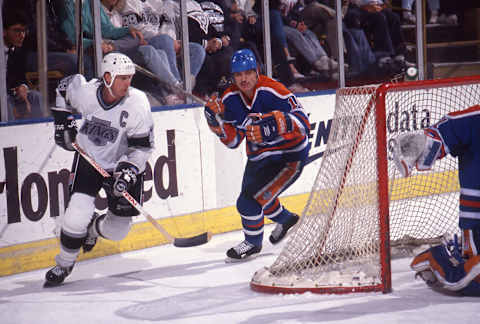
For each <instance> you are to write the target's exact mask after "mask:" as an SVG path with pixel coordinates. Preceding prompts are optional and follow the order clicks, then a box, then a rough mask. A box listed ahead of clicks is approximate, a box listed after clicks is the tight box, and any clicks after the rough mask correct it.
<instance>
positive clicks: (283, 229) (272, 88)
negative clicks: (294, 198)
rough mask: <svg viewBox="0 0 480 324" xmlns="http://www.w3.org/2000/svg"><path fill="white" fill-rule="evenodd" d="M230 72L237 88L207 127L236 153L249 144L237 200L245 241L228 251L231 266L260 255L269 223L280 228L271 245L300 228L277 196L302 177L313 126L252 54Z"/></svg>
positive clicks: (236, 60)
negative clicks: (267, 221)
mask: <svg viewBox="0 0 480 324" xmlns="http://www.w3.org/2000/svg"><path fill="white" fill-rule="evenodd" d="M231 72H232V74H233V82H234V84H233V85H232V86H230V87H229V88H228V89H227V90H226V91H225V92H224V94H223V96H222V97H221V98H216V97H214V98H212V99H211V100H210V101H209V102H208V103H207V104H206V107H205V117H206V119H207V123H208V125H209V127H210V129H211V130H212V132H214V133H215V134H216V135H217V136H218V137H219V138H220V140H221V141H222V143H223V144H225V145H226V146H227V147H229V148H232V149H234V148H237V147H238V146H239V145H240V143H241V142H242V141H243V139H244V138H246V149H247V156H248V162H247V165H246V167H245V170H244V174H243V181H242V189H241V193H240V195H239V197H238V199H237V210H238V212H239V214H240V216H241V219H242V226H243V232H244V236H245V240H244V241H242V242H241V243H240V244H238V245H237V246H234V247H232V248H231V249H229V250H228V251H227V259H226V262H236V261H243V260H245V259H247V258H251V257H253V256H256V255H258V253H259V252H260V251H261V249H262V241H263V225H264V217H267V218H269V219H271V220H272V221H273V222H275V223H277V225H276V227H275V229H274V230H273V232H272V234H271V235H270V242H271V243H272V244H277V243H279V242H280V241H281V240H282V239H283V238H284V237H285V235H286V234H287V232H288V231H289V230H290V229H291V228H292V226H294V225H295V224H296V223H297V221H298V219H299V216H298V215H296V214H294V213H292V212H290V211H288V210H287V209H286V208H285V207H283V206H282V205H281V204H280V201H279V199H278V196H279V195H280V194H281V193H282V192H283V191H285V190H286V189H287V188H288V187H289V186H290V185H291V184H292V183H294V182H295V180H296V179H297V178H298V177H299V176H300V174H301V172H302V170H303V167H304V165H305V162H306V160H307V157H308V151H309V149H310V144H309V142H308V135H309V132H310V123H309V121H308V117H307V116H306V114H305V112H304V110H303V108H302V106H301V105H300V104H299V103H298V101H297V99H296V97H295V96H294V95H293V94H292V93H291V92H290V91H289V90H288V89H287V88H286V87H285V86H284V85H282V84H281V83H279V82H277V81H274V80H272V79H270V78H268V77H266V76H264V75H260V74H259V69H258V67H257V61H256V58H255V55H254V54H253V52H252V51H251V50H249V49H241V50H238V51H236V52H235V53H234V55H233V56H232V60H231Z"/></svg>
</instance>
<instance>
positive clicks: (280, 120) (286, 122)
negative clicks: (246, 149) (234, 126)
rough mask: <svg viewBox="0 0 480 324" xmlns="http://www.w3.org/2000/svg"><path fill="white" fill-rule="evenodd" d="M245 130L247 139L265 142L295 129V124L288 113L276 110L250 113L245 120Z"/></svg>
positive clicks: (259, 142)
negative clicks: (265, 112)
mask: <svg viewBox="0 0 480 324" xmlns="http://www.w3.org/2000/svg"><path fill="white" fill-rule="evenodd" d="M245 130H246V136H247V140H249V141H251V142H253V143H256V144H264V143H269V142H272V141H274V140H275V139H277V137H278V136H281V135H283V134H287V133H289V132H291V131H293V124H292V120H291V118H290V116H289V115H288V114H285V113H283V112H281V111H278V110H274V111H272V112H269V113H267V114H250V115H249V116H248V118H247V120H246V122H245Z"/></svg>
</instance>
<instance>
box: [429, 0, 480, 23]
mask: <svg viewBox="0 0 480 324" xmlns="http://www.w3.org/2000/svg"><path fill="white" fill-rule="evenodd" d="M467 4H468V1H462V3H461V4H459V3H457V2H456V1H452V0H440V9H439V17H438V23H439V24H448V25H456V24H458V10H459V7H460V6H461V5H463V6H466V7H467V6H468V5H467ZM477 6H478V3H477Z"/></svg>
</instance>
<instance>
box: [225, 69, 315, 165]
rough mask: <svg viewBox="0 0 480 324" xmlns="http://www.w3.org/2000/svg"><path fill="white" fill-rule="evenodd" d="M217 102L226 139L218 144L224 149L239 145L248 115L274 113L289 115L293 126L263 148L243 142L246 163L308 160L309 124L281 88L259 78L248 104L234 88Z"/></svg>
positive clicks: (272, 81)
mask: <svg viewBox="0 0 480 324" xmlns="http://www.w3.org/2000/svg"><path fill="white" fill-rule="evenodd" d="M221 100H222V103H223V104H224V106H225V112H224V120H225V125H224V129H225V133H226V135H227V136H226V137H225V138H223V139H222V142H223V143H224V144H225V145H227V146H228V147H230V148H236V147H238V146H239V145H240V143H241V142H242V141H243V138H244V137H245V131H244V130H243V129H242V127H243V126H242V125H243V124H244V122H245V120H246V119H247V117H248V115H249V114H251V113H262V114H265V113H268V112H271V111H275V110H278V111H281V112H283V113H287V114H289V117H290V118H291V120H292V121H293V123H294V127H293V131H291V132H289V133H287V134H283V135H280V136H278V137H277V138H276V139H275V140H274V141H272V142H269V143H265V144H255V143H252V142H250V141H248V140H246V149H247V155H248V159H249V160H251V161H260V160H263V159H266V158H268V159H272V160H275V159H281V160H285V161H299V160H303V159H305V158H306V157H307V156H308V151H309V149H310V144H309V142H308V138H309V137H308V135H309V132H310V122H309V120H308V117H307V115H306V113H305V111H304V109H303V107H302V106H301V104H300V103H299V102H298V101H297V98H296V97H295V95H294V94H293V93H292V92H290V90H288V89H287V88H286V87H285V86H284V85H283V84H281V83H279V82H277V81H275V80H273V79H271V78H268V77H266V76H263V75H261V76H260V77H259V80H258V82H257V84H256V86H255V93H254V96H253V99H251V100H249V99H248V98H247V97H245V96H244V95H243V94H242V93H241V91H240V90H239V88H238V87H237V86H236V85H232V86H230V87H229V88H228V89H227V90H226V91H225V92H224V94H223V96H222V99H221Z"/></svg>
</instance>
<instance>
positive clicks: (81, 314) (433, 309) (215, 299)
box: [0, 225, 479, 324]
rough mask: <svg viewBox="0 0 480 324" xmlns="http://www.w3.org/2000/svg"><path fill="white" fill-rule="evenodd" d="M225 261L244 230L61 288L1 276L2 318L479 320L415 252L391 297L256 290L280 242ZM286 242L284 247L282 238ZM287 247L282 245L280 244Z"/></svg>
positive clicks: (121, 260) (114, 261)
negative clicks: (435, 286)
mask: <svg viewBox="0 0 480 324" xmlns="http://www.w3.org/2000/svg"><path fill="white" fill-rule="evenodd" d="M272 229H273V228H272V226H271V225H269V226H267V227H266V233H265V239H264V243H265V246H264V249H263V251H262V253H261V255H260V256H259V257H257V258H256V259H254V260H252V261H250V262H245V263H237V264H231V263H230V264H226V263H225V262H224V258H225V251H226V250H227V249H228V248H230V247H232V246H233V245H236V244H238V242H240V241H241V240H242V239H243V237H242V233H241V232H232V233H227V234H223V235H216V236H214V237H213V238H212V240H211V241H210V242H209V243H208V244H205V245H203V246H199V247H193V248H176V247H174V246H172V245H168V246H167V245H164V246H159V247H155V248H150V249H146V250H141V251H134V252H129V253H124V254H120V255H114V256H108V257H104V258H99V259H95V260H89V261H84V262H80V263H78V264H77V265H76V266H75V268H74V270H73V272H72V274H71V275H70V276H69V277H68V278H67V280H66V282H65V284H64V285H63V286H61V287H57V288H50V289H44V288H42V285H43V281H44V279H43V278H44V275H45V272H46V270H47V269H43V270H38V271H32V272H28V273H23V274H18V275H13V276H8V277H2V278H0V314H1V315H0V323H2V324H23V323H25V324H27V323H28V324H29V323H34V324H54V323H59V324H76V323H78V324H85V323H102V324H108V323H114V324H123V323H149V322H155V323H172V324H177V323H193V324H201V323H214V324H223V323H244V324H247V323H248V324H255V323H262V324H265V323H269V324H270V323H335V324H341V323H350V324H351V323H358V324H362V323H365V324H367V323H368V324H372V323H400V324H405V323H422V324H425V323H438V324H442V323H462V324H468V323H478V315H477V314H478V302H479V299H478V298H471V297H456V296H447V295H443V294H440V293H437V292H435V291H432V290H431V289H429V288H428V287H427V286H426V285H425V284H424V283H423V281H418V280H415V279H414V274H413V272H412V271H411V270H410V269H409V262H410V259H409V258H405V259H397V260H393V262H392V268H393V278H392V281H393V287H394V291H393V293H391V294H382V293H362V294H360V293H359V294H349V295H316V294H312V293H306V294H302V295H268V294H262V293H257V292H254V291H252V290H250V288H249V282H250V279H251V277H252V275H253V273H254V272H255V271H256V270H258V269H260V268H261V267H263V266H269V265H270V264H272V262H273V260H274V258H275V255H277V254H278V253H279V251H280V249H281V246H279V247H277V246H275V247H273V246H272V245H270V243H269V242H268V235H269V231H271V230H272ZM282 244H284V243H282ZM280 245H281V244H280Z"/></svg>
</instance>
